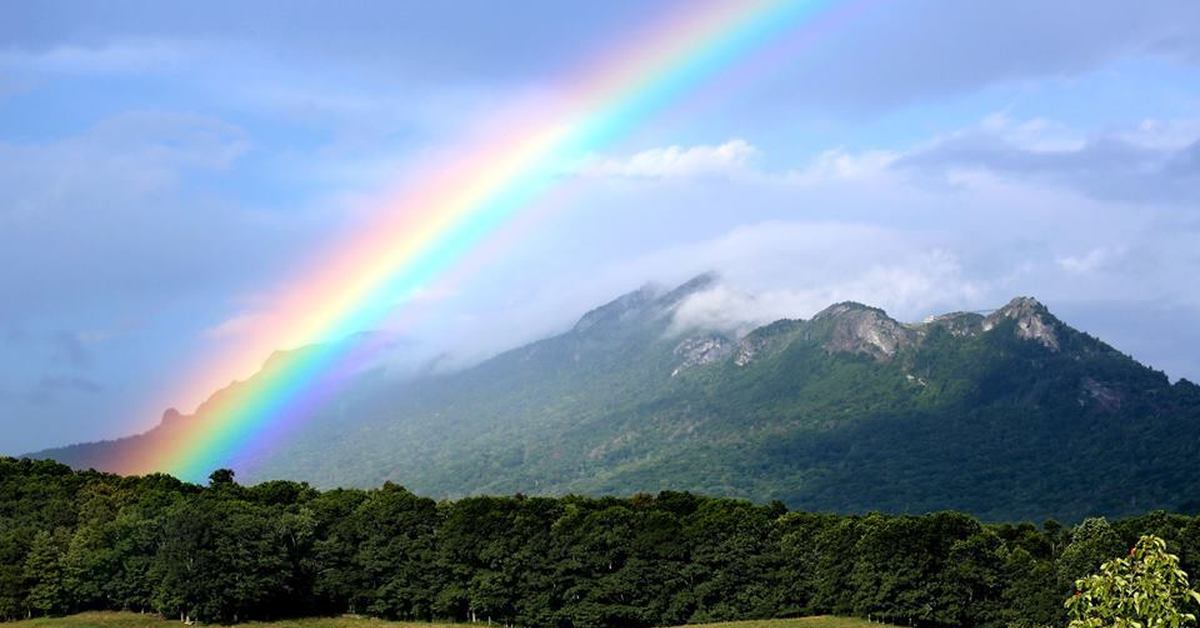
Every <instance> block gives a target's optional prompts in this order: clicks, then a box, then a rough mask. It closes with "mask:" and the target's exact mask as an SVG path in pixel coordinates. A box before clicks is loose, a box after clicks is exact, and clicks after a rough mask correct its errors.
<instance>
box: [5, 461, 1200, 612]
mask: <svg viewBox="0 0 1200 628" xmlns="http://www.w3.org/2000/svg"><path fill="white" fill-rule="evenodd" d="M1144 534H1154V535H1157V536H1159V537H1161V538H1163V539H1165V540H1166V542H1167V543H1168V545H1169V547H1170V549H1171V551H1172V552H1173V553H1175V554H1178V555H1179V557H1180V560H1181V566H1182V568H1183V569H1184V570H1186V571H1188V572H1189V573H1193V574H1194V573H1196V567H1197V563H1198V562H1200V517H1188V516H1183V515H1175V514H1168V513H1164V512H1153V513H1149V514H1146V515H1142V516H1139V517H1133V518H1126V519H1121V520H1117V521H1113V522H1111V523H1110V522H1109V521H1107V520H1105V519H1102V518H1092V519H1085V520H1084V521H1082V522H1081V523H1079V524H1078V525H1074V526H1064V525H1061V524H1059V523H1056V522H1054V521H1046V522H1044V523H1042V524H1040V525H1034V524H1030V523H1021V524H985V523H982V522H980V521H979V520H977V519H975V518H973V517H971V516H969V515H966V514H963V513H957V512H938V513H931V514H926V515H920V516H914V515H885V514H877V513H872V514H864V515H838V514H820V513H809V512H789V511H788V510H787V508H785V507H784V506H783V504H781V503H779V502H774V503H771V504H766V505H760V504H754V503H751V502H748V501H743V500H737V499H729V498H711V497H703V496H698V495H693V494H689V493H679V492H662V493H659V494H657V495H635V496H633V497H628V498H616V497H601V498H596V497H580V496H565V497H555V498H551V497H525V496H522V495H516V496H511V497H469V498H463V499H458V500H453V501H435V500H433V499H429V498H425V497H420V496H418V495H414V494H412V493H411V492H409V491H407V490H405V489H404V488H402V487H400V486H397V485H395V484H390V483H389V484H385V485H383V486H382V487H380V488H376V489H372V490H357V489H334V490H327V491H318V490H316V489H313V488H311V487H310V486H308V485H306V484H303V483H297V482H286V481H272V482H264V483H262V484H257V485H254V486H242V485H239V484H237V483H236V482H235V481H234V475H233V473H232V472H231V471H228V470H218V471H216V472H214V473H213V474H212V476H211V478H210V482H209V484H208V485H207V486H198V485H194V484H188V483H184V482H181V481H179V480H177V479H175V478H173V477H170V476H167V475H161V474H156V475H148V476H142V477H120V476H116V475H111V474H104V473H98V472H95V471H82V472H81V471H73V470H71V469H69V468H68V467H65V466H63V465H60V464H57V463H54V462H50V461H32V460H26V459H22V460H17V459H12V458H0V618H3V619H8V620H12V619H22V618H26V617H31V616H44V615H60V614H67V613H73V612H77V611H82V610H93V609H113V610H132V611H144V612H154V613H160V614H162V615H164V616H167V617H174V618H180V619H184V620H196V621H203V622H238V621H245V620H251V619H276V618H281V617H290V616H304V615H332V614H341V613H357V614H362V615H371V616H377V617H381V618H389V619H409V620H434V619H444V620H456V621H491V622H493V623H501V624H508V625H519V626H563V627H575V626H653V625H675V624H683V623H688V622H702V621H717V620H734V619H751V618H767V617H783V616H798V615H809V614H817V613H833V614H842V615H857V616H862V617H868V618H871V619H876V620H880V621H884V622H890V623H898V624H906V625H914V626H1002V625H1005V626H1008V625H1015V626H1043V625H1048V624H1056V625H1062V624H1063V623H1065V621H1066V614H1065V610H1064V607H1063V600H1064V599H1065V598H1066V597H1067V596H1069V595H1070V594H1071V593H1072V591H1073V584H1072V583H1074V582H1075V580H1076V579H1078V578H1081V577H1084V576H1086V575H1088V574H1090V573H1092V572H1094V571H1096V568H1097V567H1098V566H1099V565H1100V564H1101V563H1103V562H1105V561H1107V560H1109V559H1112V558H1114V557H1116V556H1119V555H1123V554H1125V553H1127V552H1128V551H1129V548H1130V547H1131V546H1132V545H1133V544H1134V543H1135V542H1136V540H1137V539H1138V538H1139V536H1141V535H1144Z"/></svg>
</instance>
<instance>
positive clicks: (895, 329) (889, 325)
mask: <svg viewBox="0 0 1200 628" xmlns="http://www.w3.org/2000/svg"><path fill="white" fill-rule="evenodd" d="M812 322H813V323H816V324H821V323H825V324H828V325H830V327H831V330H830V332H829V339H828V340H826V341H825V344H824V347H825V350H826V351H829V352H831V353H862V354H865V355H869V356H871V357H873V358H875V359H877V360H887V359H890V358H891V357H893V356H895V355H896V352H897V351H900V350H901V349H904V348H906V347H910V346H912V345H913V343H914V342H915V341H916V338H917V334H916V332H914V331H913V330H911V329H909V328H907V327H905V326H904V325H902V324H900V323H899V322H897V321H895V320H892V318H890V317H889V316H888V315H887V312H884V311H883V310H881V309H879V308H874V307H868V306H866V305H863V304H861V303H852V302H846V303H837V304H834V305H831V306H829V307H827V308H825V309H824V310H821V311H820V312H817V314H816V316H813V319H812Z"/></svg>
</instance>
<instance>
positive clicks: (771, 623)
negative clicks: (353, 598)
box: [7, 611, 871, 628]
mask: <svg viewBox="0 0 1200 628" xmlns="http://www.w3.org/2000/svg"><path fill="white" fill-rule="evenodd" d="M7 625H8V626H12V628H163V627H165V626H171V625H175V626H178V625H179V622H178V621H177V620H170V619H162V618H161V617H158V616H156V615H141V614H138V613H114V612H107V611H104V612H92V613H80V614H78V615H71V616H68V617H50V618H41V619H30V620H26V621H18V622H12V623H10V624H7ZM462 625H466V624H424V623H413V622H394V621H383V620H380V619H366V618H361V617H323V618H312V619H286V620H281V621H276V622H268V623H264V622H247V623H244V624H238V626H246V627H255V626H257V627H265V626H269V627H270V628H436V627H437V626H462ZM705 625H706V626H709V627H711V628H865V627H867V626H870V625H871V624H869V623H868V622H867V621H866V620H862V619H853V618H849V617H802V618H798V619H770V620H757V621H735V622H728V623H720V624H705Z"/></svg>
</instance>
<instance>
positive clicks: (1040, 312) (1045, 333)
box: [982, 297, 1060, 351]
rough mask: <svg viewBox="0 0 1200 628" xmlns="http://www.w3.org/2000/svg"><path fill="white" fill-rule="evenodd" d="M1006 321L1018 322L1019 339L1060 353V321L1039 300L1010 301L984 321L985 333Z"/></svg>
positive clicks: (1026, 298) (1020, 299) (1019, 299)
mask: <svg viewBox="0 0 1200 628" xmlns="http://www.w3.org/2000/svg"><path fill="white" fill-rule="evenodd" d="M1005 320H1014V321H1016V323H1017V329H1016V334H1017V336H1018V337H1020V338H1024V339H1026V340H1034V341H1036V342H1039V343H1041V344H1042V346H1044V347H1046V348H1047V349H1050V350H1051V351H1058V349H1059V346H1060V343H1059V338H1058V331H1057V328H1058V326H1059V322H1058V319H1056V318H1054V315H1052V314H1051V313H1050V310H1048V309H1046V306H1044V305H1042V304H1041V303H1040V302H1039V301H1038V300H1037V299H1035V298H1033V297H1017V298H1015V299H1013V300H1012V301H1009V302H1008V303H1007V304H1006V305H1005V306H1004V307H1002V308H1000V309H998V310H996V311H995V312H992V313H991V314H990V315H988V317H987V318H985V319H983V324H982V327H983V331H990V330H991V329H993V328H994V327H996V325H998V324H1000V323H1001V322H1003V321H1005Z"/></svg>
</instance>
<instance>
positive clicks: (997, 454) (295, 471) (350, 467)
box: [37, 275, 1200, 518]
mask: <svg viewBox="0 0 1200 628" xmlns="http://www.w3.org/2000/svg"><path fill="white" fill-rule="evenodd" d="M716 282H717V278H716V277H715V276H712V275H703V276H700V277H698V278H696V279H694V280H692V281H690V282H687V283H685V284H682V285H681V286H679V287H677V288H675V289H673V290H665V289H660V288H654V287H649V286H647V287H643V288H640V289H638V290H635V291H632V292H629V293H626V294H625V295H622V296H620V297H618V298H617V299H614V300H612V301H610V302H609V303H606V304H604V305H602V306H600V307H598V308H594V309H592V310H590V311H589V312H587V313H585V314H584V315H583V316H581V317H580V319H579V320H578V322H577V323H576V324H575V325H574V326H573V327H571V328H570V329H569V330H567V331H566V332H564V333H562V334H559V335H557V336H552V337H549V338H545V339H542V340H539V341H536V342H533V343H530V344H528V345H524V346H521V347H517V348H514V349H511V350H509V351H506V352H503V353H500V354H498V355H496V356H494V357H492V358H490V359H488V360H485V361H484V362H482V363H480V364H478V365H476V366H473V367H471V368H468V369H465V370H463V371H460V372H457V373H452V374H442V375H437V376H428V377H423V378H418V379H417V380H414V381H412V382H407V383H399V384H397V383H394V382H387V381H384V380H369V378H368V380H364V381H361V382H358V383H357V384H356V385H355V386H354V387H353V389H352V390H350V391H349V392H347V393H346V394H345V395H342V396H341V398H340V399H339V400H337V402H336V403H334V404H332V405H331V406H330V407H328V408H326V409H324V410H322V411H321V412H319V413H318V415H317V416H316V417H315V418H314V419H313V421H312V422H311V424H310V425H309V426H308V427H307V428H306V430H305V431H304V433H303V434H300V435H299V436H297V437H296V438H295V439H294V440H293V441H292V442H288V443H285V444H283V445H281V446H280V447H279V448H278V449H277V450H276V451H275V452H274V453H273V454H272V455H271V456H269V458H268V459H266V460H265V461H264V462H263V463H262V464H261V466H259V467H257V468H250V469H245V470H242V469H239V477H248V478H249V479H251V480H253V479H267V478H276V477H286V478H290V479H303V480H309V481H312V482H314V483H316V484H318V485H321V486H334V485H358V486H363V485H372V484H377V483H379V482H382V481H389V480H390V481H395V482H399V483H402V484H404V485H406V486H408V487H409V488H411V489H413V490H417V491H419V492H423V493H427V494H431V495H435V496H446V497H456V496H461V495H467V494H474V493H480V492H524V493H551V494H559V493H564V492H582V493H594V494H610V493H631V492H638V491H654V490H660V489H676V490H683V489H687V490H696V491H701V492H706V493H712V494H721V495H734V496H743V497H752V498H756V499H782V500H783V501H785V502H787V503H788V504H789V505H791V506H793V507H802V508H810V509H826V510H837V511H860V510H872V509H878V510H887V511H895V512H916V511H924V510H930V509H940V508H959V509H963V510H968V511H971V512H975V513H976V514H979V515H980V516H984V517H995V518H1011V517H1044V516H1062V517H1078V516H1082V515H1086V514H1122V513H1123V512H1127V511H1129V510H1130V509H1131V508H1132V507H1133V506H1131V504H1135V503H1137V501H1138V499H1139V497H1140V499H1141V500H1142V501H1141V506H1138V507H1139V508H1141V507H1144V506H1145V505H1146V504H1147V503H1150V504H1153V505H1157V506H1162V507H1175V508H1179V507H1182V506H1186V505H1187V504H1186V503H1185V502H1188V501H1189V500H1190V498H1189V497H1187V492H1188V491H1191V490H1193V489H1200V484H1198V482H1197V481H1196V480H1195V479H1192V478H1191V477H1190V475H1191V474H1190V473H1188V472H1187V470H1186V469H1185V468H1184V466H1183V464H1182V463H1178V462H1175V460H1179V459H1186V458H1187V456H1192V455H1194V454H1195V453H1198V452H1197V449H1198V448H1197V443H1198V442H1200V394H1198V393H1197V392H1196V391H1197V390H1200V389H1197V387H1196V386H1195V385H1193V384H1191V383H1190V382H1187V381H1186V380H1181V381H1180V382H1177V383H1175V384H1171V383H1170V381H1169V380H1168V379H1167V378H1166V376H1165V375H1163V374H1162V373H1160V372H1157V371H1154V370H1153V369H1149V368H1147V367H1145V366H1142V365H1140V364H1138V363H1137V362H1136V361H1134V360H1133V359H1132V358H1130V357H1129V356H1127V355H1124V354H1122V353H1121V352H1119V351H1117V350H1116V349H1113V348H1112V347H1111V346H1109V345H1107V344H1105V343H1103V342H1101V341H1100V340H1098V339H1095V338H1093V337H1091V336H1089V335H1087V334H1085V333H1083V332H1079V331H1077V330H1074V329H1073V328H1071V327H1070V326H1069V325H1067V324H1066V323H1064V322H1062V321H1061V320H1059V319H1058V318H1056V317H1055V316H1054V315H1053V314H1051V313H1050V311H1049V309H1048V308H1046V307H1045V306H1044V305H1043V304H1041V303H1040V302H1039V301H1037V300H1036V299H1034V298H1032V297H1017V298H1015V299H1013V300H1011V301H1009V302H1008V303H1007V304H1005V305H1003V306H1002V307H1000V308H997V309H996V310H994V311H992V312H991V313H989V314H988V315H986V316H985V315H983V314H980V313H971V312H951V313H948V314H944V315H939V316H934V317H930V318H927V319H926V320H924V321H922V322H919V323H901V322H899V321H897V320H895V319H893V318H891V317H890V316H888V315H887V313H886V312H885V311H883V310H882V309H879V308H874V307H871V306H867V305H864V304H861V303H853V302H842V303H835V304H833V305H831V306H829V307H827V308H825V309H824V310H822V311H820V312H818V313H817V314H816V315H814V316H813V317H812V318H810V319H807V320H805V319H781V320H778V321H775V322H772V323H769V324H766V325H762V326H759V327H756V328H754V329H752V330H750V331H749V332H747V333H744V334H737V333H733V332H729V331H728V330H719V329H697V328H689V329H688V330H687V331H684V332H680V331H679V329H678V328H676V327H673V326H672V324H673V315H674V312H675V311H676V310H677V308H678V306H679V304H680V303H682V302H684V301H685V300H686V299H687V297H689V296H691V295H694V294H697V293H700V292H703V291H704V290H707V289H709V288H711V287H713V286H714V285H715V284H716ZM236 386H237V385H235V387H236ZM1193 389H1196V390H1193ZM227 394H236V392H229V393H227ZM202 408H203V407H202ZM202 414H203V413H202V412H198V413H196V414H195V415H190V416H176V417H173V419H172V420H174V421H180V420H203V416H202ZM197 417H200V418H199V419H198V418H197ZM167 424H168V422H166V421H164V423H163V424H160V426H158V427H156V428H154V429H152V430H151V431H150V432H148V433H146V434H143V435H141V436H134V437H129V438H127V439H124V440H120V441H109V442H108V443H101V444H94V445H88V444H85V445H79V446H75V447H69V448H62V449H58V450H48V451H46V452H40V453H39V454H37V455H39V456H43V457H52V458H55V459H58V460H60V461H62V462H66V463H68V464H72V465H73V466H94V465H90V464H89V463H91V462H93V461H96V460H99V459H101V458H104V459H107V460H112V459H120V452H121V448H122V447H127V446H134V444H141V443H142V442H144V441H138V440H137V439H139V438H167V435H166V433H167V432H169V431H170V430H169V428H167V427H165V426H166V425H167ZM156 430H157V431H158V432H156ZM1139 432H1141V433H1140V434H1139ZM130 439H133V440H130ZM1131 444H1132V446H1133V447H1134V448H1136V449H1139V450H1146V452H1145V455H1144V456H1142V457H1140V458H1134V459H1131V460H1127V461H1124V462H1125V467H1123V469H1124V470H1122V468H1118V467H1115V466H1114V465H1115V462H1116V461H1120V460H1121V457H1120V456H1113V455H1111V453H1109V452H1108V450H1109V449H1110V448H1115V447H1117V446H1125V447H1129V446H1131ZM1156 447H1157V448H1160V450H1155V448H1156ZM100 452H103V453H104V456H100V455H99V453H100ZM1089 465H1091V466H1092V467H1095V469H1098V470H1102V471H1105V472H1106V473H1107V475H1106V480H1105V482H1102V483H1101V484H1102V486H1100V487H1099V488H1086V489H1079V490H1077V491H1076V493H1077V494H1073V493H1072V491H1069V490H1065V489H1063V488H1062V487H1058V486H1051V485H1050V484H1049V483H1048V478H1054V477H1062V478H1064V479H1071V480H1073V481H1080V480H1079V477H1080V473H1081V470H1080V469H1072V467H1073V466H1074V467H1080V468H1088V466H1089ZM1060 474H1061V475H1060ZM1146 478H1150V480H1151V483H1150V486H1149V488H1148V489H1144V490H1141V493H1144V494H1143V495H1139V494H1137V492H1136V491H1135V488H1134V487H1135V486H1139V484H1138V483H1139V482H1144V481H1145V480H1146ZM1184 489H1186V491H1185V490H1184Z"/></svg>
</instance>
